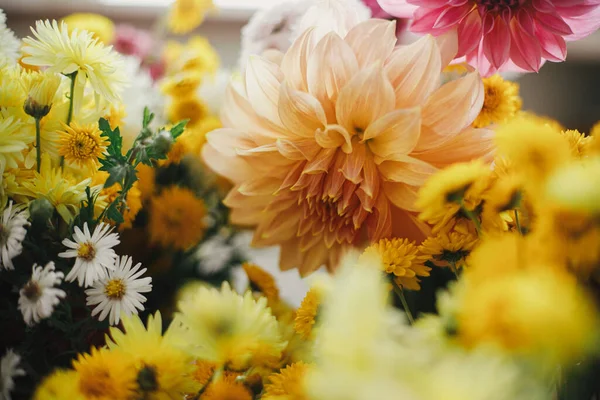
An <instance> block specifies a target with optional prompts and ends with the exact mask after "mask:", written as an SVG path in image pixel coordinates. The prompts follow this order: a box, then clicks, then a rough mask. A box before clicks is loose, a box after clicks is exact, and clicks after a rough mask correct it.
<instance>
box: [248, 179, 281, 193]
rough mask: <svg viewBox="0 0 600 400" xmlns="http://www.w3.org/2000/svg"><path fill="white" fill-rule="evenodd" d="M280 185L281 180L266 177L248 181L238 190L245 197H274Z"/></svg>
mask: <svg viewBox="0 0 600 400" xmlns="http://www.w3.org/2000/svg"><path fill="white" fill-rule="evenodd" d="M280 185H281V180H280V179H277V178H271V177H264V178H257V179H252V180H249V181H246V182H244V183H242V184H241V185H239V186H238V187H237V190H238V192H240V193H241V194H243V195H244V196H266V195H273V194H274V193H275V192H276V191H277V189H279V186H280Z"/></svg>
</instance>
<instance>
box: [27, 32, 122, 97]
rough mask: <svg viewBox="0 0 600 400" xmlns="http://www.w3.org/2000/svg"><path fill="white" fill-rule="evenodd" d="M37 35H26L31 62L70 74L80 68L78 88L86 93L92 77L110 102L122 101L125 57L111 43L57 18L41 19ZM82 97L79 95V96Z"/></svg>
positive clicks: (29, 62) (94, 84)
mask: <svg viewBox="0 0 600 400" xmlns="http://www.w3.org/2000/svg"><path fill="white" fill-rule="evenodd" d="M32 31H33V35H34V36H35V39H34V38H32V37H27V38H25V39H23V42H24V43H25V46H24V47H23V52H24V53H26V54H28V56H27V57H25V58H24V59H23V61H24V62H25V63H27V64H31V65H36V66H43V67H48V69H47V71H48V72H55V73H59V74H65V75H69V74H72V73H75V72H77V77H76V86H77V88H76V92H77V93H79V94H80V95H81V94H82V93H83V89H84V87H85V82H86V81H87V80H89V82H90V84H91V87H92V88H93V90H94V92H96V93H98V94H99V95H100V96H102V97H103V98H104V99H105V100H106V101H108V102H118V101H119V96H120V95H119V93H120V92H121V91H122V89H123V88H124V86H125V83H126V77H125V75H124V72H123V71H124V69H123V68H122V59H121V57H120V55H119V54H118V53H116V52H115V51H113V50H112V48H111V47H106V46H105V45H104V44H103V43H101V42H99V41H98V40H97V39H94V38H93V36H92V34H91V33H89V32H87V31H79V30H74V31H73V32H71V33H70V34H69V32H68V29H67V25H66V24H65V23H64V22H62V23H61V24H60V26H59V24H58V23H57V22H56V21H52V22H50V21H48V20H46V21H37V22H36V25H35V29H33V30H32ZM76 101H78V99H76Z"/></svg>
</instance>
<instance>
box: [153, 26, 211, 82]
mask: <svg viewBox="0 0 600 400" xmlns="http://www.w3.org/2000/svg"><path fill="white" fill-rule="evenodd" d="M164 56H165V61H166V63H167V68H168V70H169V71H173V72H174V73H176V72H179V71H190V72H199V73H201V74H203V75H204V74H211V75H212V74H214V73H215V72H216V71H217V70H218V69H219V65H220V63H221V61H220V59H219V54H218V53H217V51H216V50H215V48H214V47H212V46H211V44H210V42H209V41H208V39H206V38H205V37H202V36H192V37H191V38H190V39H189V40H188V41H187V43H185V44H182V43H179V42H175V41H168V42H167V44H166V46H165V54H164Z"/></svg>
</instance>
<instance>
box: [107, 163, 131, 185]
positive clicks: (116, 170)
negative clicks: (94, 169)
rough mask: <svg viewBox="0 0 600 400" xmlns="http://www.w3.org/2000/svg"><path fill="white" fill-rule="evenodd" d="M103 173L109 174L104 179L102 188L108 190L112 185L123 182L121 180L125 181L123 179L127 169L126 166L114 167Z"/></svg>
mask: <svg viewBox="0 0 600 400" xmlns="http://www.w3.org/2000/svg"><path fill="white" fill-rule="evenodd" d="M105 171H107V172H108V173H109V176H108V178H107V179H106V182H105V183H104V187H105V188H109V187H111V186H112V185H114V184H115V183H121V182H123V180H124V179H125V177H126V175H127V171H128V168H127V164H125V165H115V166H111V167H110V168H108V169H107V170H105Z"/></svg>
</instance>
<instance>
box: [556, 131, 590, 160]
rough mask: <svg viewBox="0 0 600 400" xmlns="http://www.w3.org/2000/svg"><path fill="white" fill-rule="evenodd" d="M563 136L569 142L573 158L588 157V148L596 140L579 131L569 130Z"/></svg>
mask: <svg viewBox="0 0 600 400" xmlns="http://www.w3.org/2000/svg"><path fill="white" fill-rule="evenodd" d="M562 134H563V136H564V137H566V138H567V140H568V142H569V147H570V149H571V154H572V155H573V157H577V158H580V157H583V156H585V155H587V153H588V150H589V149H588V148H589V146H590V144H591V142H592V141H593V140H594V138H593V137H592V136H586V135H584V134H583V133H581V132H579V131H578V130H577V129H567V130H566V131H563V132H562Z"/></svg>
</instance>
